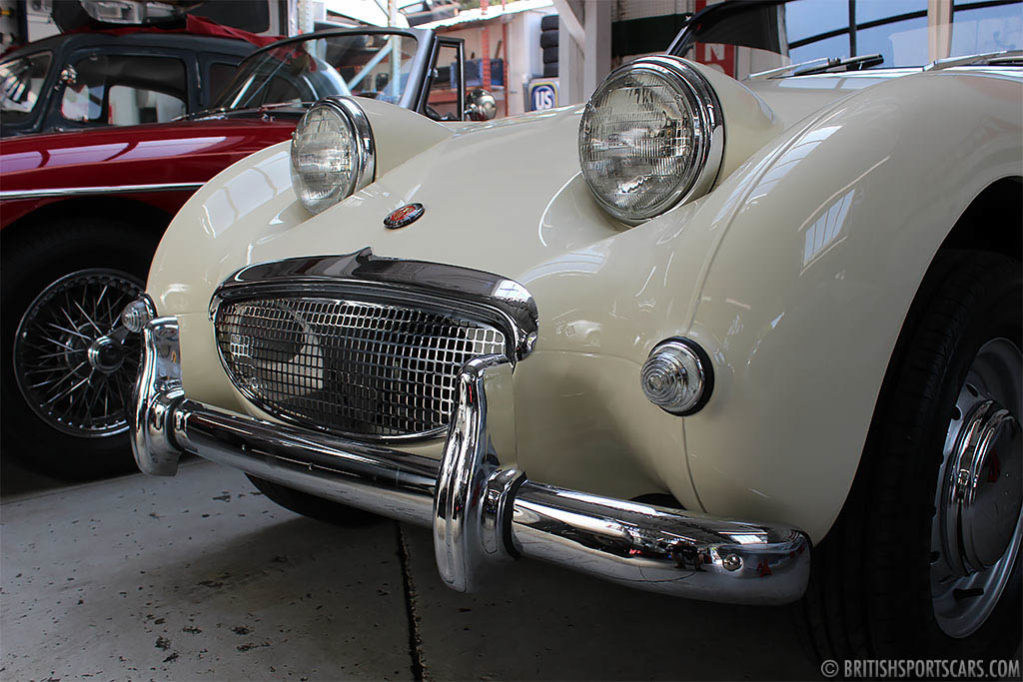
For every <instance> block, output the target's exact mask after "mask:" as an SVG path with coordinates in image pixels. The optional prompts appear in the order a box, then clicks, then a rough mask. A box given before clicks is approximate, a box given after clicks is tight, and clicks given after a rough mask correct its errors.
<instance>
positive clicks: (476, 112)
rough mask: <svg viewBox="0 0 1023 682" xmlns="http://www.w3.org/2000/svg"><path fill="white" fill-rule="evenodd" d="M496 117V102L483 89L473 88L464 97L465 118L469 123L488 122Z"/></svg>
mask: <svg viewBox="0 0 1023 682" xmlns="http://www.w3.org/2000/svg"><path fill="white" fill-rule="evenodd" d="M495 116H497V100H496V99H494V96H493V95H491V94H490V93H489V92H487V91H486V90H484V89H483V88H473V89H472V90H470V91H469V94H467V95H466V96H465V117H466V118H467V119H469V120H470V121H489V120H490V119H492V118H494V117H495Z"/></svg>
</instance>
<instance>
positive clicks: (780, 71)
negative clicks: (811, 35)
mask: <svg viewBox="0 0 1023 682" xmlns="http://www.w3.org/2000/svg"><path fill="white" fill-rule="evenodd" d="M827 61H828V58H827V57H818V58H817V59H811V60H809V61H805V62H797V63H796V64H786V65H785V66H779V67H778V68H776V69H768V70H767V71H758V72H756V73H751V74H750V75H748V76H746V80H748V81H753V80H758V79H760V78H770V77H771V76H777V75H779V74H783V73H788V72H789V71H794V70H796V69H801V68H803V67H804V66H810V65H812V64H824V63H825V62H827Z"/></svg>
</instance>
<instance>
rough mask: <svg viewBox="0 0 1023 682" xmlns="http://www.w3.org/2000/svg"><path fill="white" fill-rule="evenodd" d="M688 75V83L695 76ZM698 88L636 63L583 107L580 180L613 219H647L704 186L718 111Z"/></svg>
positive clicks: (673, 74)
mask: <svg viewBox="0 0 1023 682" xmlns="http://www.w3.org/2000/svg"><path fill="white" fill-rule="evenodd" d="M688 70H689V71H690V72H691V73H690V74H689V76H688V78H689V79H691V80H697V79H699V78H700V76H699V74H698V73H696V72H695V71H694V70H692V69H691V68H689V69H688ZM697 85H698V86H699V87H696V88H694V87H692V83H691V82H690V80H687V78H686V77H684V76H683V75H680V74H679V73H676V72H675V71H673V70H672V69H669V68H665V67H663V66H661V65H659V64H644V63H642V62H635V63H633V64H631V65H628V66H625V67H623V68H622V69H620V70H619V71H618V72H616V73H613V74H611V76H609V77H608V79H607V80H606V81H605V82H604V83H603V84H602V85H601V86H600V87H599V88H598V89H597V91H596V92H595V93H594V94H593V97H592V98H591V99H590V101H589V103H588V104H587V105H586V109H585V111H584V112H583V117H582V122H581V124H580V126H579V161H580V165H581V167H582V172H583V177H584V178H585V179H586V182H587V184H588V185H589V186H590V189H591V191H592V192H593V194H594V196H595V197H596V198H597V200H598V201H599V202H600V204H601V205H602V206H603V207H604V208H605V209H606V210H607V211H608V212H609V213H611V214H612V215H614V216H615V217H617V218H620V219H622V220H625V221H627V222H639V221H641V220H645V219H647V218H651V217H653V216H655V215H658V214H660V213H662V212H663V211H665V210H667V209H668V208H671V207H672V206H674V205H675V204H676V203H678V201H679V200H681V199H682V198H683V197H685V196H686V195H687V194H690V193H691V192H693V191H694V190H700V189H705V187H703V186H706V185H709V183H707V182H706V176H707V173H706V172H705V171H706V170H707V160H708V157H709V156H710V152H711V151H712V149H711V147H712V146H713V144H714V142H715V141H714V140H713V134H714V128H715V127H717V123H716V121H715V120H714V117H715V116H717V115H718V111H717V109H716V107H717V103H716V98H714V96H713V91H712V90H710V88H709V85H705V84H704V83H703V81H702V79H701V80H699V82H698V83H697ZM721 148H722V149H723V146H722V147H721ZM712 170H713V171H714V173H715V174H716V170H717V167H716V165H715V166H714V168H713V169H712ZM710 180H711V181H713V177H710Z"/></svg>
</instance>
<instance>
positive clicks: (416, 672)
mask: <svg viewBox="0 0 1023 682" xmlns="http://www.w3.org/2000/svg"><path fill="white" fill-rule="evenodd" d="M394 527H395V528H396V529H397V531H398V561H399V563H400V565H401V578H402V583H403V586H404V592H405V615H406V618H407V620H408V654H409V659H411V665H412V679H414V680H416V682H422V681H423V680H424V679H425V668H424V667H423V640H422V639H421V638H420V636H419V619H418V618H417V617H416V604H415V600H416V588H415V585H413V584H412V574H411V572H410V571H409V554H408V545H407V544H406V542H405V530H404V529H403V528H402V527H401V524H400V523H395V524H394Z"/></svg>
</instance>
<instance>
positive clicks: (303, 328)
mask: <svg viewBox="0 0 1023 682" xmlns="http://www.w3.org/2000/svg"><path fill="white" fill-rule="evenodd" d="M215 327H216V336H217V345H218V346H219V347H220V353H221V357H222V358H223V360H224V364H225V365H226V367H227V369H228V371H229V373H230V374H231V378H232V380H233V381H234V382H235V384H236V385H238V387H239V388H240V389H241V390H242V391H243V392H244V393H246V394H247V395H249V396H250V397H253V398H255V399H256V402H257V403H258V404H260V406H261V407H262V409H264V410H266V411H267V412H269V413H270V414H273V415H275V416H278V417H282V418H289V419H291V420H292V421H298V422H300V423H307V424H311V425H315V426H318V427H326V428H328V429H331V430H334V431H340V432H342V433H348V434H356V435H372V436H376V437H381V436H384V437H386V436H406V435H414V434H421V433H425V432H428V431H431V430H434V429H437V428H441V427H444V426H446V425H447V424H448V421H449V419H450V418H451V414H452V412H453V410H454V407H455V402H456V400H457V396H456V394H455V390H456V386H455V380H456V378H457V374H458V370H459V369H460V368H461V366H462V365H463V364H464V363H465V362H467V361H468V360H471V359H472V358H474V357H478V356H480V355H488V354H504V352H505V339H504V334H502V333H501V332H500V331H499V330H497V329H495V328H493V327H490V326H488V325H486V324H483V323H479V322H474V321H470V320H466V319H461V318H457V317H452V316H449V315H445V314H439V313H434V312H429V311H424V310H419V309H416V308H409V307H403V306H400V305H396V304H378V303H367V302H361V301H360V302H354V301H345V300H337V299H329V298H309V297H305V296H303V297H273V298H262V299H256V300H247V301H240V302H231V303H224V304H222V305H221V306H220V308H219V309H218V311H217V318H216V321H215Z"/></svg>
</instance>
